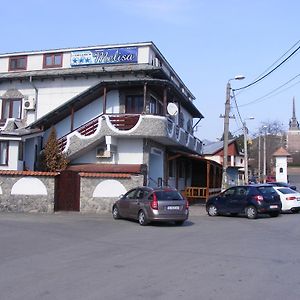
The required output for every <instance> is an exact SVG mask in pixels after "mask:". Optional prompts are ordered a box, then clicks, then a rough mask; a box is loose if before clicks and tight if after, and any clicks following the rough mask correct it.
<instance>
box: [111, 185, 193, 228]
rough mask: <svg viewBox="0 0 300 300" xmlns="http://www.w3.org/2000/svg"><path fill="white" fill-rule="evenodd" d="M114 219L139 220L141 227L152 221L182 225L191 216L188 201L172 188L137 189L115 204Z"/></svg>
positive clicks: (113, 209) (123, 196) (122, 196)
mask: <svg viewBox="0 0 300 300" xmlns="http://www.w3.org/2000/svg"><path fill="white" fill-rule="evenodd" d="M112 215H113V218H114V219H119V218H126V219H134V220H138V222H139V224H140V225H147V224H148V223H150V222H152V221H164V222H169V221H172V222H175V224H176V225H182V224H183V223H184V221H185V220H187V219H188V216H189V204H188V201H187V200H186V199H185V198H184V197H183V196H182V195H181V194H180V193H179V192H178V191H177V190H176V189H171V188H151V187H137V188H134V189H132V190H130V191H129V192H127V193H126V194H125V195H121V197H120V198H119V199H118V200H117V201H116V202H115V203H114V204H113V207H112Z"/></svg>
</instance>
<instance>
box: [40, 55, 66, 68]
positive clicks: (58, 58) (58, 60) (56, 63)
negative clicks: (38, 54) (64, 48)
mask: <svg viewBox="0 0 300 300" xmlns="http://www.w3.org/2000/svg"><path fill="white" fill-rule="evenodd" d="M61 66H62V53H49V54H44V61H43V67H44V68H58V67H61Z"/></svg>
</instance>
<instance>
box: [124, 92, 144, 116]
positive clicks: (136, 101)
mask: <svg viewBox="0 0 300 300" xmlns="http://www.w3.org/2000/svg"><path fill="white" fill-rule="evenodd" d="M143 110H144V97H143V96H142V95H133V96H126V102H125V113H127V114H140V113H142V112H143Z"/></svg>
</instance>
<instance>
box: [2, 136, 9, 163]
mask: <svg viewBox="0 0 300 300" xmlns="http://www.w3.org/2000/svg"><path fill="white" fill-rule="evenodd" d="M3 144H6V157H5V163H1V155H0V166H8V153H9V141H0V154H1V152H2V145H3Z"/></svg>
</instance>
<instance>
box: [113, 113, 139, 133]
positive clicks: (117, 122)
mask: <svg viewBox="0 0 300 300" xmlns="http://www.w3.org/2000/svg"><path fill="white" fill-rule="evenodd" d="M139 118H140V115H128V114H126V115H110V116H109V121H110V122H111V124H112V125H114V126H115V127H116V128H117V129H119V130H130V129H132V128H133V127H134V126H135V125H136V124H137V122H138V120H139Z"/></svg>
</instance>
